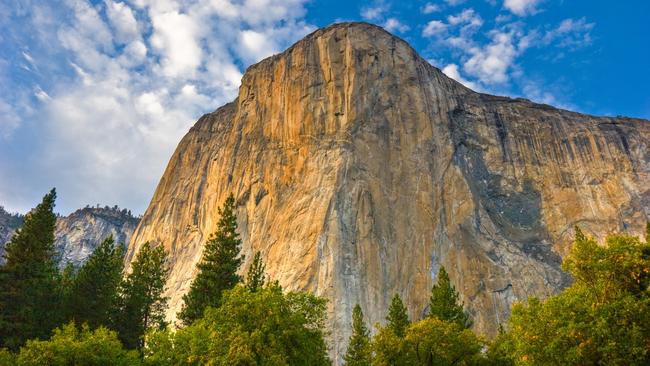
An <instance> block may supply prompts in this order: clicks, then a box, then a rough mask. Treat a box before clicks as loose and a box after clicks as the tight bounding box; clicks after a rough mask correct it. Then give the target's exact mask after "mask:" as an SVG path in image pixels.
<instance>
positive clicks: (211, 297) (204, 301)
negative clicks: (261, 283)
mask: <svg viewBox="0 0 650 366" xmlns="http://www.w3.org/2000/svg"><path fill="white" fill-rule="evenodd" d="M219 215H220V216H221V218H220V219H219V222H218V223H217V230H216V231H215V232H214V233H213V234H212V235H210V238H209V239H208V241H207V242H206V244H205V248H204V249H203V258H202V259H201V262H199V264H198V265H197V268H198V270H199V271H198V273H197V275H196V277H195V278H194V281H193V282H192V285H191V286H190V291H189V292H188V293H187V294H186V295H185V296H183V301H184V304H183V308H182V309H181V312H180V313H179V314H178V318H179V319H180V320H182V321H183V324H185V325H189V324H191V323H192V322H194V321H195V320H197V319H199V318H201V317H202V316H203V311H204V310H205V308H207V307H208V306H211V307H218V306H219V303H220V301H221V295H222V293H223V291H224V290H228V289H231V288H233V287H235V285H236V284H237V283H239V282H241V280H242V278H241V276H239V275H238V274H237V271H238V270H239V266H240V265H241V263H242V260H243V259H244V257H243V256H239V251H240V247H241V239H240V237H239V234H238V233H237V217H236V216H235V198H234V197H233V195H232V194H230V196H228V198H227V199H226V202H225V203H224V205H223V207H222V208H220V209H219Z"/></svg>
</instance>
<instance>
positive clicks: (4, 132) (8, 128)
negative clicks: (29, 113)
mask: <svg viewBox="0 0 650 366" xmlns="http://www.w3.org/2000/svg"><path fill="white" fill-rule="evenodd" d="M0 116H2V118H0V137H2V138H4V139H6V138H9V137H10V136H11V134H12V132H13V131H14V130H15V129H16V128H18V126H20V121H21V119H20V116H19V114H18V113H17V112H16V110H15V109H14V108H13V107H12V106H11V105H9V103H7V102H5V101H4V100H2V99H0Z"/></svg>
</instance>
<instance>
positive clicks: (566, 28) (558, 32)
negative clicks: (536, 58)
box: [542, 17, 595, 48]
mask: <svg viewBox="0 0 650 366" xmlns="http://www.w3.org/2000/svg"><path fill="white" fill-rule="evenodd" d="M594 26H595V23H588V22H587V19H586V18H585V17H582V18H580V19H577V20H575V19H571V18H569V19H564V20H563V21H562V22H560V24H559V25H558V26H557V27H556V28H554V29H551V30H549V31H547V32H546V33H545V34H544V37H543V39H542V42H544V44H547V45H548V44H551V43H555V44H556V45H557V46H558V47H568V48H579V47H583V46H586V45H589V44H591V42H592V39H591V31H592V29H593V28H594Z"/></svg>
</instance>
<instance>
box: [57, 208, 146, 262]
mask: <svg viewBox="0 0 650 366" xmlns="http://www.w3.org/2000/svg"><path fill="white" fill-rule="evenodd" d="M138 221H139V219H138V218H136V217H133V216H132V215H131V213H130V212H128V211H127V210H120V209H118V208H117V207H112V208H109V207H103V208H101V207H86V208H82V209H79V210H77V211H75V212H73V213H71V214H70V215H68V216H66V217H61V218H59V219H58V220H57V221H56V230H55V232H54V236H55V238H56V241H55V242H54V245H55V246H56V249H57V252H59V253H60V255H61V261H60V266H61V267H63V266H65V265H66V264H67V263H72V264H73V265H75V266H76V267H79V266H81V265H82V264H83V263H84V262H85V261H86V258H88V256H90V255H91V254H92V252H93V251H94V250H95V248H97V246H98V245H99V244H100V243H101V242H102V241H103V240H104V239H106V238H107V237H108V236H109V235H112V236H113V239H114V240H115V242H116V243H121V244H123V245H127V244H128V242H129V240H130V239H131V236H132V235H133V232H134V231H135V228H136V227H137V225H138Z"/></svg>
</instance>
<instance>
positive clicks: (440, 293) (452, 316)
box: [429, 267, 471, 328]
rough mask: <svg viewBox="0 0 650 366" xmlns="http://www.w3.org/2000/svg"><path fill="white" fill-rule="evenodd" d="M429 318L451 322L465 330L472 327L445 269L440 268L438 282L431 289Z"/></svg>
mask: <svg viewBox="0 0 650 366" xmlns="http://www.w3.org/2000/svg"><path fill="white" fill-rule="evenodd" d="M429 317H430V318H438V319H440V320H444V321H450V322H453V323H456V324H458V325H460V326H461V327H463V328H469V327H470V326H471V321H470V319H469V317H468V316H467V314H466V313H465V311H464V310H463V306H462V305H460V304H459V303H458V292H456V288H455V287H454V285H452V284H451V281H450V280H449V275H448V274H447V271H445V268H444V267H440V271H438V281H437V283H436V284H435V285H433V288H431V298H430V299H429Z"/></svg>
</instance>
